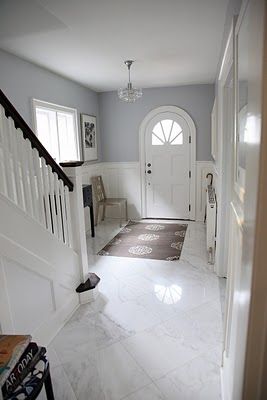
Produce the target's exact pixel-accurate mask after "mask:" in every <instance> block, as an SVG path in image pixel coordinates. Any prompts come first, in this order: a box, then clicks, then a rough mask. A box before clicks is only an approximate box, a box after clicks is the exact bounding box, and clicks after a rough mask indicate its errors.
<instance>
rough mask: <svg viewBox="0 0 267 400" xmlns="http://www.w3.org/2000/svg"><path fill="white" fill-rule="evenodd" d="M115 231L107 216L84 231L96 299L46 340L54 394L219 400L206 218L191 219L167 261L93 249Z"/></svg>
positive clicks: (75, 398)
mask: <svg viewBox="0 0 267 400" xmlns="http://www.w3.org/2000/svg"><path fill="white" fill-rule="evenodd" d="M146 222H147V221H146ZM170 223H172V222H170ZM175 223H177V221H175ZM119 230H120V228H119V224H118V221H117V220H109V219H106V220H105V221H104V222H101V223H100V224H99V225H98V226H97V227H96V237H95V238H94V239H93V238H91V236H90V235H89V234H88V236H87V247H88V260H89V270H90V271H91V272H95V273H96V274H98V275H99V276H100V278H101V281H100V284H99V296H98V297H97V299H96V300H95V301H94V302H92V303H89V304H85V305H82V306H80V307H79V309H78V310H77V311H76V312H75V313H74V315H73V316H72V317H71V318H70V320H69V321H68V322H67V323H66V325H65V326H64V327H63V328H62V329H61V330H60V332H59V333H58V334H57V336H56V337H55V338H54V340H53V341H52V343H51V344H50V346H49V353H48V355H49V358H50V362H51V370H52V378H53V383H54V390H55V393H56V399H59V400H61V399H62V400H124V399H125V400H174V399H175V400H178V399H181V400H218V399H220V384H219V383H220V377H219V367H220V363H221V352H222V310H223V309H222V306H221V304H222V302H223V297H224V296H223V293H224V292H223V290H222V283H221V282H220V285H219V280H218V278H217V277H216V275H215V274H214V272H213V266H211V265H210V264H208V262H207V254H206V248H205V226H204V224H203V223H201V222H188V228H187V232H186V236H185V241H184V246H183V250H182V254H181V258H180V260H178V261H173V262H168V261H163V260H149V259H136V258H121V257H104V256H98V255H97V252H98V251H99V250H100V249H101V248H102V247H104V246H105V244H106V243H107V242H108V241H109V240H111V239H112V238H113V237H114V236H115V235H116V234H117V233H118V232H119ZM223 284H224V282H223ZM220 289H221V291H220ZM223 289H224V288H223ZM42 395H43V394H42ZM40 399H41V397H40Z"/></svg>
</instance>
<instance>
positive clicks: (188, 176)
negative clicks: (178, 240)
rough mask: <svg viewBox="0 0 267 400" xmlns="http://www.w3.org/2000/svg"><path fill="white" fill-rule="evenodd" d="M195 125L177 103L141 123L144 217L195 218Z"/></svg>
mask: <svg viewBox="0 0 267 400" xmlns="http://www.w3.org/2000/svg"><path fill="white" fill-rule="evenodd" d="M195 132H196V130H195V125H194V122H193V120H192V119H191V117H190V116H189V115H188V114H187V113H186V112H185V111H184V110H182V109H180V108H179V107H175V106H164V107H159V108H157V109H155V110H153V111H151V112H150V113H149V114H148V115H147V116H146V117H145V119H144V120H143V122H142V124H141V126H140V160H141V183H142V217H143V218H169V219H192V220H193V219H195V158H196V157H195V136H196V134H195Z"/></svg>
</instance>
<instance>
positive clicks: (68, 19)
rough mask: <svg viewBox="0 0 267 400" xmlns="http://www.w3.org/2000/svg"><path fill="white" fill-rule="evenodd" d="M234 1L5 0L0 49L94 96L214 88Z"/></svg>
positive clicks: (0, 17) (2, 1)
mask: <svg viewBox="0 0 267 400" xmlns="http://www.w3.org/2000/svg"><path fill="white" fill-rule="evenodd" d="M227 4H228V0H0V47H1V48H2V49H4V50H7V51H9V52H11V53H14V54H16V55H18V56H21V57H23V58H24V59H27V60H29V61H32V62H34V63H36V64H38V65H41V66H44V67H46V68H48V69H50V70H52V71H54V72H57V73H59V74H60V75H63V76H66V77H68V78H70V79H72V80H74V81H76V82H79V83H81V84H83V85H85V86H88V87H90V88H92V89H94V90H96V91H107V90H114V89H117V88H118V87H120V86H124V85H125V84H126V81H127V70H126V67H125V65H124V64H123V61H124V60H126V59H133V60H136V62H135V64H134V65H133V67H132V78H133V82H134V84H135V85H136V86H140V87H159V86H177V85H184V84H194V83H210V82H214V80H215V74H216V68H217V64H218V58H219V54H220V47H221V41H222V36H223V30H224V22H225V16H226V9H227Z"/></svg>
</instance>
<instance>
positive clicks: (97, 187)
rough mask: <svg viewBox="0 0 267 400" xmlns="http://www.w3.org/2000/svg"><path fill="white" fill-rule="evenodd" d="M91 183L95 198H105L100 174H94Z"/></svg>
mask: <svg viewBox="0 0 267 400" xmlns="http://www.w3.org/2000/svg"><path fill="white" fill-rule="evenodd" d="M92 184H93V190H94V194H95V199H96V201H97V202H99V201H102V200H105V199H106V193H105V189H104V184H103V180H102V176H100V175H99V176H94V177H92Z"/></svg>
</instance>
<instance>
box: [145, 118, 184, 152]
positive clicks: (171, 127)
mask: <svg viewBox="0 0 267 400" xmlns="http://www.w3.org/2000/svg"><path fill="white" fill-rule="evenodd" d="M163 144H170V145H181V144H183V131H182V128H181V127H180V125H179V124H178V123H177V122H176V121H173V120H172V119H163V120H161V121H160V122H158V123H157V124H156V125H155V126H154V128H153V130H152V146H161V145H163Z"/></svg>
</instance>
